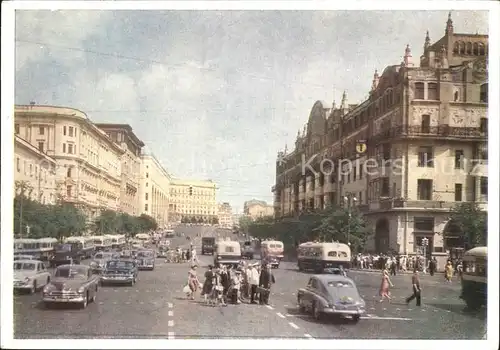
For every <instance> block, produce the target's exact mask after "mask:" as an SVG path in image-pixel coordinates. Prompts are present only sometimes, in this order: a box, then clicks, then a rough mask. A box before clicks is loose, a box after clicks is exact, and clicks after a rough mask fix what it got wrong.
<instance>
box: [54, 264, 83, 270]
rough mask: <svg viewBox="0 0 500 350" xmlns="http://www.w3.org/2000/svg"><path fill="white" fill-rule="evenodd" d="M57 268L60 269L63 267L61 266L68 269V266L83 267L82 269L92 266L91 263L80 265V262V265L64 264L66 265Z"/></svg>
mask: <svg viewBox="0 0 500 350" xmlns="http://www.w3.org/2000/svg"><path fill="white" fill-rule="evenodd" d="M57 268H58V269H61V268H66V269H67V268H82V269H86V270H88V269H90V266H89V265H80V264H78V265H75V264H73V265H71V264H64V265H59V266H58V267H57Z"/></svg>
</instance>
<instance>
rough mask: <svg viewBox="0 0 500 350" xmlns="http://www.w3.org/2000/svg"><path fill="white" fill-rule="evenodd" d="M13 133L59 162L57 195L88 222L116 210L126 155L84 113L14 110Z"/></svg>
mask: <svg viewBox="0 0 500 350" xmlns="http://www.w3.org/2000/svg"><path fill="white" fill-rule="evenodd" d="M14 123H15V124H14V128H15V134H16V135H17V136H18V137H20V138H22V139H23V140H24V141H26V142H28V143H29V144H31V145H34V147H36V148H37V149H38V150H39V152H41V153H43V154H45V155H47V156H48V157H50V158H52V159H54V160H55V161H56V166H55V178H56V184H55V187H56V189H57V196H58V197H59V198H60V199H61V200H63V201H65V202H70V203H74V204H76V205H78V206H81V208H82V209H83V210H84V211H85V212H86V214H87V215H88V217H89V219H93V218H95V217H97V216H98V215H99V214H100V212H101V210H103V209H110V210H118V208H119V205H120V203H119V198H120V188H121V164H120V158H121V156H122V155H123V153H124V152H125V151H124V150H123V149H122V148H121V147H120V146H119V145H117V144H116V143H114V142H113V140H111V139H110V138H109V137H108V136H107V135H106V133H104V132H103V131H102V130H100V129H99V128H98V127H96V126H95V125H94V124H93V123H92V122H91V121H90V120H89V118H88V117H87V116H86V114H85V113H83V112H81V111H79V110H77V109H73V108H66V107H55V106H41V105H35V104H31V105H16V106H15V122H14Z"/></svg>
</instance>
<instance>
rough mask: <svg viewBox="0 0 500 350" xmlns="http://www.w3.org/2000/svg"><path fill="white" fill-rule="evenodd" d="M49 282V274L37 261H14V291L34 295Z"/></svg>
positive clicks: (41, 263)
mask: <svg viewBox="0 0 500 350" xmlns="http://www.w3.org/2000/svg"><path fill="white" fill-rule="evenodd" d="M49 282H50V273H49V272H48V271H47V268H46V266H45V264H44V263H43V262H42V261H39V260H32V259H24V260H15V261H14V290H19V291H21V290H22V291H29V292H30V294H33V293H36V291H37V290H38V289H40V288H43V287H44V286H45V285H46V284H47V283H49Z"/></svg>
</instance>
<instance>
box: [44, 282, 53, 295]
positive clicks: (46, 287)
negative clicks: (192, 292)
mask: <svg viewBox="0 0 500 350" xmlns="http://www.w3.org/2000/svg"><path fill="white" fill-rule="evenodd" d="M51 289H52V287H51V285H50V284H47V285H46V286H45V287H43V293H49V292H50V290H51Z"/></svg>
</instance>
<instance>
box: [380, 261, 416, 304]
mask: <svg viewBox="0 0 500 350" xmlns="http://www.w3.org/2000/svg"><path fill="white" fill-rule="evenodd" d="M392 287H394V285H393V283H392V281H391V278H390V276H389V271H388V270H387V269H384V271H383V272H382V281H381V283H380V290H379V295H380V297H381V299H380V301H379V302H380V303H382V302H384V301H385V300H388V301H389V303H390V302H391V301H392V298H391V292H390V288H392ZM411 287H412V291H413V293H412V294H411V295H410V296H409V297H408V298H406V304H409V303H410V302H411V301H412V300H413V299H416V302H417V306H421V302H422V288H421V286H420V277H419V275H418V269H414V270H413V275H412V277H411Z"/></svg>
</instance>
